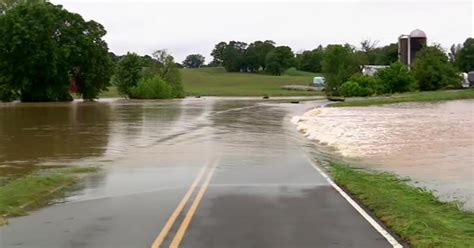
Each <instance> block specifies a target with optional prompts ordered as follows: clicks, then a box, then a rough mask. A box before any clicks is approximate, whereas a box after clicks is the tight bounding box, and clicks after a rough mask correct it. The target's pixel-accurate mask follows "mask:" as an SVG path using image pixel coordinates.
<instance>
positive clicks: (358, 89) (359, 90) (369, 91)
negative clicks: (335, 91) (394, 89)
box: [340, 73, 382, 97]
mask: <svg viewBox="0 0 474 248" xmlns="http://www.w3.org/2000/svg"><path fill="white" fill-rule="evenodd" d="M381 88H382V87H381V85H380V82H379V81H378V80H377V79H376V78H374V77H372V76H368V75H362V74H361V73H356V74H354V75H352V77H351V78H350V79H349V81H347V82H345V83H343V84H342V86H341V89H340V93H341V95H343V96H346V97H351V96H372V95H376V94H380V93H382V90H381Z"/></svg>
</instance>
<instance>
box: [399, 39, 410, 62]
mask: <svg viewBox="0 0 474 248" xmlns="http://www.w3.org/2000/svg"><path fill="white" fill-rule="evenodd" d="M398 59H399V60H400V62H401V63H402V64H405V65H407V64H408V35H400V37H398Z"/></svg>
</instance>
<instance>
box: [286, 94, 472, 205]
mask: <svg viewBox="0 0 474 248" xmlns="http://www.w3.org/2000/svg"><path fill="white" fill-rule="evenodd" d="M473 111H474V100H460V101H447V102H440V103H406V104H396V105H384V106H375V107H344V108H316V109H313V110H310V111H308V112H306V113H305V114H304V115H302V116H296V117H294V118H293V119H292V122H293V123H294V124H295V125H296V126H297V129H298V130H299V131H300V132H302V133H303V134H304V135H305V136H306V137H307V138H309V139H311V140H315V141H318V142H320V143H322V144H325V145H327V146H330V147H332V148H335V150H336V152H337V153H339V154H340V155H342V156H344V157H348V158H355V159H358V160H362V161H363V162H364V163H367V164H368V165H369V166H372V167H374V166H375V167H377V168H381V169H384V170H388V171H392V172H395V173H397V174H400V175H402V176H409V177H411V178H413V179H415V180H417V181H420V182H421V183H422V184H423V186H427V187H428V188H430V189H433V190H436V191H437V194H438V195H439V196H441V197H442V198H444V199H449V200H460V201H463V202H465V203H466V205H465V207H466V208H468V209H474V183H473V181H474V180H473V178H474V131H473V127H474V112H473Z"/></svg>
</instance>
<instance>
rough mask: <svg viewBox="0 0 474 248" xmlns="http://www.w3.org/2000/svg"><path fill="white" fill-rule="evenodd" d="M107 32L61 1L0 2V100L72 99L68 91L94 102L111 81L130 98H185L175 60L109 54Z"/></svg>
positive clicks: (160, 55)
mask: <svg viewBox="0 0 474 248" xmlns="http://www.w3.org/2000/svg"><path fill="white" fill-rule="evenodd" d="M105 34H106V30H105V28H104V27H103V26H102V25H101V24H100V23H97V22H95V21H93V20H91V21H85V20H84V19H83V18H82V17H81V16H80V15H79V14H75V13H71V12H69V11H67V10H65V9H64V8H63V7H62V6H61V5H54V4H52V3H48V2H46V1H44V0H5V1H2V2H1V3H0V100H1V101H12V100H16V99H20V100H21V101H24V102H47V101H71V100H72V99H73V97H72V95H71V92H73V93H76V94H77V95H78V96H79V97H81V98H83V99H84V100H94V99H97V98H98V96H99V94H100V93H101V92H103V91H107V90H108V87H109V86H111V85H116V86H117V87H118V88H119V92H120V93H121V94H122V95H124V96H128V97H130V98H147V99H149V98H175V97H184V90H183V87H182V84H181V75H180V72H179V70H178V67H179V64H177V63H175V61H174V58H173V57H172V56H171V55H170V54H168V53H167V52H166V51H165V50H157V51H155V52H154V53H153V56H148V55H146V56H143V57H140V56H138V55H136V54H127V55H126V56H124V57H119V56H116V55H115V54H113V53H109V50H108V46H107V43H106V42H105V41H104V39H103V37H104V35H105ZM130 66H132V67H130ZM133 66H134V67H133ZM123 68H126V70H125V71H124V70H123Z"/></svg>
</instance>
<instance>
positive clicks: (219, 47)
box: [211, 41, 227, 66]
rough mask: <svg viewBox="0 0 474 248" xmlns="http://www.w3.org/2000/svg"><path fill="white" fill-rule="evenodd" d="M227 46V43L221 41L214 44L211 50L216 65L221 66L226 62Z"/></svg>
mask: <svg viewBox="0 0 474 248" xmlns="http://www.w3.org/2000/svg"><path fill="white" fill-rule="evenodd" d="M226 47H227V43H226V42H224V41H221V42H219V43H217V44H216V45H215V46H214V49H213V50H212V52H211V56H212V57H214V59H213V60H212V62H211V64H212V65H214V66H220V65H222V63H223V62H224V50H225V48H226Z"/></svg>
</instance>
